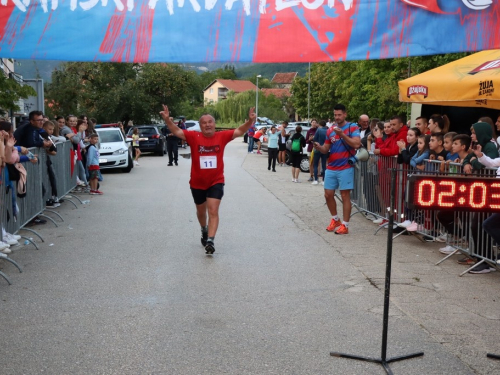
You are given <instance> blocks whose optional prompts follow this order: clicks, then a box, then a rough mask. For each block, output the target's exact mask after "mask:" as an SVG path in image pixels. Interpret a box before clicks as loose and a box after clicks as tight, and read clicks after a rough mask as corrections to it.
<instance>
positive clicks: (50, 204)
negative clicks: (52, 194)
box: [45, 199, 56, 208]
mask: <svg viewBox="0 0 500 375" xmlns="http://www.w3.org/2000/svg"><path fill="white" fill-rule="evenodd" d="M45 207H47V208H56V206H54V200H52V199H49V200H48V201H47V202H45Z"/></svg>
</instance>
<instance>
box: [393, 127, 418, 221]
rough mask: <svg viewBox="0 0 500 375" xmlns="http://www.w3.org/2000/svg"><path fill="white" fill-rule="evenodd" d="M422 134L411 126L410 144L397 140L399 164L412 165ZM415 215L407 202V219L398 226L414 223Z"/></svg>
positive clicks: (407, 137)
mask: <svg viewBox="0 0 500 375" xmlns="http://www.w3.org/2000/svg"><path fill="white" fill-rule="evenodd" d="M420 135H421V133H420V130H419V129H418V128H411V129H409V130H408V134H407V135H406V143H407V144H408V145H407V146H406V147H405V143H404V142H403V141H398V142H397V145H398V147H399V154H398V164H406V165H410V161H411V159H412V158H413V156H415V154H416V153H417V152H418V137H420ZM414 216H415V215H414V213H413V212H412V211H411V210H409V209H408V207H407V206H406V203H405V217H406V220H405V221H403V222H402V223H400V224H398V227H400V228H408V227H409V226H410V225H411V224H412V223H413V220H412V219H413V218H414Z"/></svg>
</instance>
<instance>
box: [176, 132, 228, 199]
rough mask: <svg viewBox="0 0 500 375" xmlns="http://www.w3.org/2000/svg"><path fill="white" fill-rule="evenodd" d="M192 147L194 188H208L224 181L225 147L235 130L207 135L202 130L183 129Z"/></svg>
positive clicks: (192, 183) (190, 183)
mask: <svg viewBox="0 0 500 375" xmlns="http://www.w3.org/2000/svg"><path fill="white" fill-rule="evenodd" d="M182 132H183V133H184V136H185V137H186V141H187V143H188V144H189V148H190V149H191V179H190V180H189V185H190V186H191V187H192V188H193V189H201V190H207V189H208V188H210V187H212V186H214V185H215V184H223V183H224V160H223V157H224V149H225V148H226V145H227V144H228V143H229V142H231V141H232V140H233V134H234V130H224V131H220V132H216V133H215V134H214V136H213V137H205V136H204V135H203V134H202V133H200V132H195V131H187V130H183V131H182Z"/></svg>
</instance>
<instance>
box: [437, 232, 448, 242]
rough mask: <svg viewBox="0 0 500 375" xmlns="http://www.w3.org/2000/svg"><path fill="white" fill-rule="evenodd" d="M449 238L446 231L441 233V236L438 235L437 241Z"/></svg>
mask: <svg viewBox="0 0 500 375" xmlns="http://www.w3.org/2000/svg"><path fill="white" fill-rule="evenodd" d="M447 239H448V235H447V234H446V233H444V234H440V235H439V236H437V237H436V242H446V240H447Z"/></svg>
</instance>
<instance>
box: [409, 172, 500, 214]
mask: <svg viewBox="0 0 500 375" xmlns="http://www.w3.org/2000/svg"><path fill="white" fill-rule="evenodd" d="M406 201H407V202H408V207H409V208H411V209H417V210H439V211H443V210H452V211H471V212H472V211H475V212H500V179H497V178H477V177H473V176H471V177H465V176H439V175H431V176H426V175H412V176H409V177H408V186H407V189H406Z"/></svg>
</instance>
